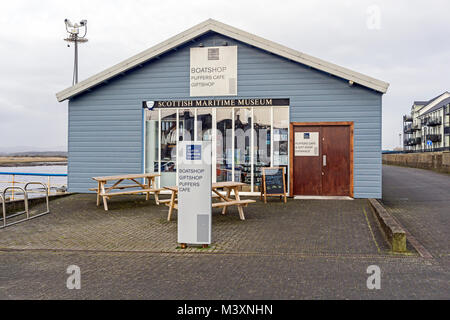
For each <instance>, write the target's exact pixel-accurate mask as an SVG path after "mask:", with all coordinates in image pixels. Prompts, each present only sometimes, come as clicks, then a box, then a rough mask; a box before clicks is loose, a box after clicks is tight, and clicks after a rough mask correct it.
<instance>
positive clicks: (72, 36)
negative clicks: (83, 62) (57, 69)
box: [64, 19, 88, 85]
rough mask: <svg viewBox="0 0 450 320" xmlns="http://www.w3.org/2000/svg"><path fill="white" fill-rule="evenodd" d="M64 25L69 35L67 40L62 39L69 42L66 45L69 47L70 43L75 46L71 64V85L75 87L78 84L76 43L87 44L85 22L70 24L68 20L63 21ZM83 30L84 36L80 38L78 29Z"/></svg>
mask: <svg viewBox="0 0 450 320" xmlns="http://www.w3.org/2000/svg"><path fill="white" fill-rule="evenodd" d="M64 23H65V24H66V31H67V33H68V34H69V36H68V37H67V38H65V39H64V41H67V42H69V44H68V45H67V46H68V47H70V42H73V43H74V44H75V54H74V62H73V76H72V85H75V84H77V83H78V42H80V43H84V42H87V41H88V39H87V38H86V34H87V20H81V21H80V23H79V24H78V23H75V24H72V22H70V20H69V19H65V20H64ZM81 28H84V34H83V36H80V35H79V34H80V29H81Z"/></svg>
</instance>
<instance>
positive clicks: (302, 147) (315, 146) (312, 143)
mask: <svg viewBox="0 0 450 320" xmlns="http://www.w3.org/2000/svg"><path fill="white" fill-rule="evenodd" d="M294 138H295V142H294V150H295V156H296V157H318V156H319V133H318V132H296V133H295V137H294Z"/></svg>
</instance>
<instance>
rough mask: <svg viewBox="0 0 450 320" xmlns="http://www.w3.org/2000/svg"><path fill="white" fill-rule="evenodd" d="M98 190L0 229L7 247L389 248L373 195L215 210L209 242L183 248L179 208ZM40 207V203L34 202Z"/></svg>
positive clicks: (340, 251)
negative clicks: (100, 198)
mask: <svg viewBox="0 0 450 320" xmlns="http://www.w3.org/2000/svg"><path fill="white" fill-rule="evenodd" d="M95 202H96V200H95V195H93V194H76V195H72V196H68V197H65V198H60V199H56V200H54V201H52V202H51V203H50V207H51V213H50V214H48V215H46V216H43V217H39V218H37V219H34V220H32V221H27V222H24V223H21V224H18V225H15V226H11V227H8V228H6V229H3V230H0V249H19V250H24V249H27V250H29V249H33V250H80V251H106V252H108V251H111V252H113V251H116V252H118V251H120V252H129V251H130V252H162V253H164V252H168V253H180V252H183V253H189V252H199V253H236V254H242V253H259V254H310V255H311V254H312V255H361V256H364V255H380V254H388V252H389V246H388V244H387V243H386V242H385V240H384V238H383V236H382V234H381V232H380V230H379V228H378V226H377V224H376V222H375V219H374V217H373V214H372V211H371V209H370V207H369V206H368V204H367V201H366V200H355V201H337V200H327V201H320V200H292V199H291V200H289V201H288V203H287V204H284V203H283V202H281V201H278V199H271V200H270V201H269V203H268V204H264V203H263V202H261V201H259V200H258V201H257V203H255V204H252V205H249V206H248V207H247V208H245V209H244V210H245V216H246V220H245V221H241V220H240V219H239V216H238V212H237V209H236V208H230V209H229V210H228V213H227V215H225V216H223V215H221V213H220V212H221V210H220V209H213V221H212V228H213V229H212V239H213V243H212V245H211V247H210V248H209V249H206V250H204V249H199V248H188V249H186V250H182V249H179V248H177V246H178V244H177V238H176V237H177V222H176V218H177V215H176V214H175V215H174V218H173V221H170V222H168V221H167V220H166V218H167V210H168V208H167V207H166V206H164V205H160V206H157V205H156V204H155V203H154V201H153V200H152V199H151V200H149V201H145V197H144V196H141V195H131V196H123V197H116V198H113V199H112V200H110V201H109V207H110V210H109V211H108V212H106V211H104V210H103V207H102V206H99V207H97V206H96V204H95ZM34 209H39V208H34Z"/></svg>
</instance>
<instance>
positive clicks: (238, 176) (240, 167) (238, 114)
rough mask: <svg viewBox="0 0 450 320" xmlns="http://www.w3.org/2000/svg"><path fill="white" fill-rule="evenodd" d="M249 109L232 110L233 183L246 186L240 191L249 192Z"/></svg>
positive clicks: (250, 118)
mask: <svg viewBox="0 0 450 320" xmlns="http://www.w3.org/2000/svg"><path fill="white" fill-rule="evenodd" d="M251 132H252V110H251V108H239V109H235V110H234V181H237V182H243V183H246V184H248V186H244V187H243V188H242V191H251V189H250V188H251V183H252V180H251V179H252V178H251V157H250V151H251V150H250V149H251Z"/></svg>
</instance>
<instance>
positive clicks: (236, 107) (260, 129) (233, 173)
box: [143, 98, 289, 193]
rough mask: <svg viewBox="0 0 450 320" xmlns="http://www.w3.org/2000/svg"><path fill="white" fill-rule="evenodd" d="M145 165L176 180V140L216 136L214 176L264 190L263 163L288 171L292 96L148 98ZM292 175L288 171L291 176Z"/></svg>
mask: <svg viewBox="0 0 450 320" xmlns="http://www.w3.org/2000/svg"><path fill="white" fill-rule="evenodd" d="M143 107H144V117H145V171H146V172H157V173H160V174H161V176H160V181H159V183H160V187H164V186H172V185H177V184H178V183H177V182H178V174H177V144H178V142H180V141H211V142H212V146H213V148H212V161H213V165H212V167H213V172H212V179H213V182H223V181H237V182H243V183H245V184H246V186H244V187H243V190H242V191H243V192H246V193H257V192H260V191H261V189H260V188H261V176H262V173H261V171H262V170H261V169H262V168H263V167H271V166H276V167H285V169H286V170H285V172H289V170H288V167H289V99H270V98H263V99H216V100H166V101H144V102H143ZM288 179H289V177H288V175H286V181H288Z"/></svg>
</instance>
